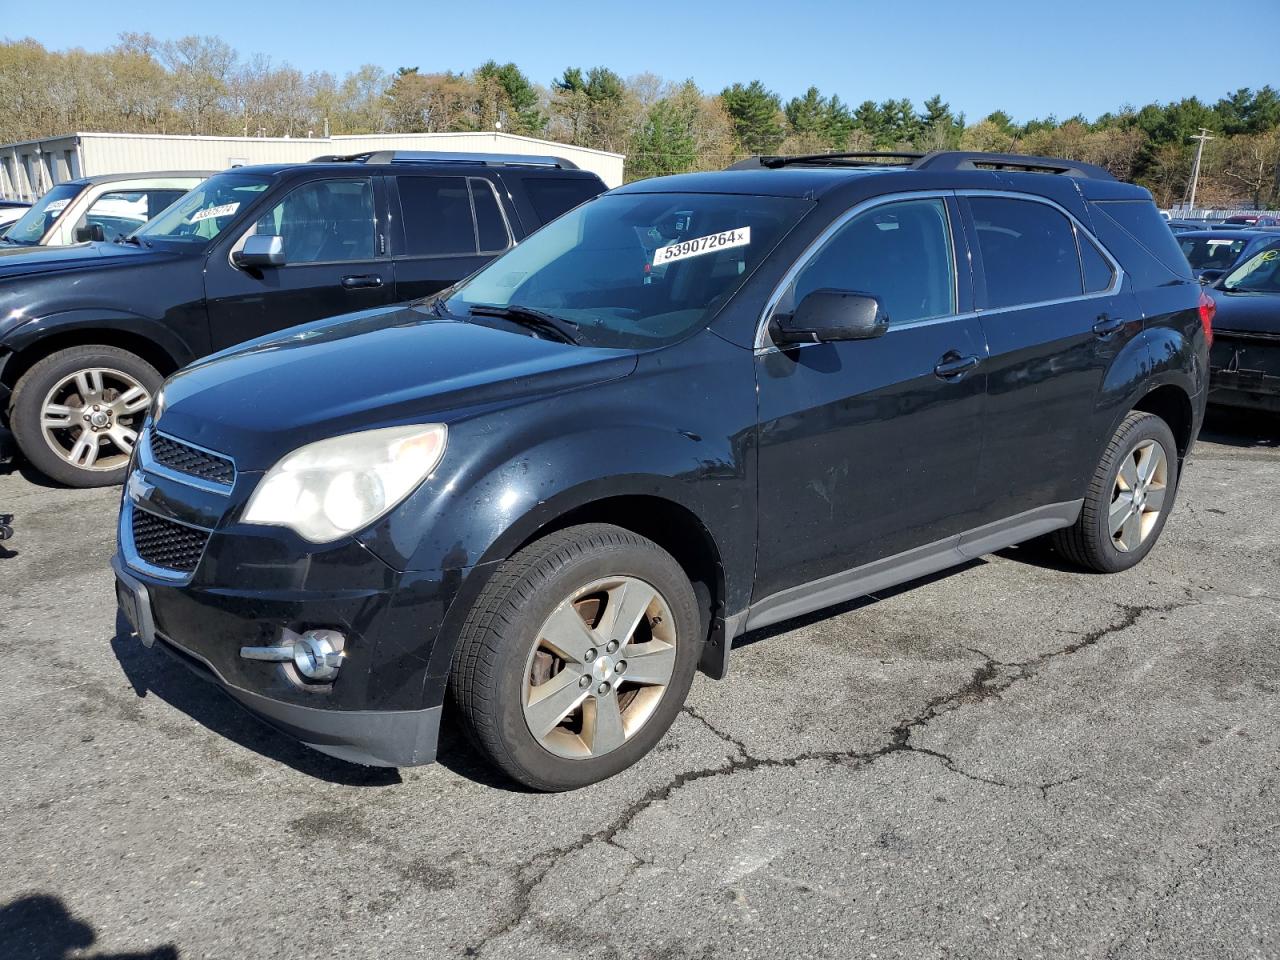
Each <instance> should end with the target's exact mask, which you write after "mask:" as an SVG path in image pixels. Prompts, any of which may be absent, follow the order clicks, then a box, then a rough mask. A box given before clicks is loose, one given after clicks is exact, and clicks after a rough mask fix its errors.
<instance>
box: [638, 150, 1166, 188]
mask: <svg viewBox="0 0 1280 960" xmlns="http://www.w3.org/2000/svg"><path fill="white" fill-rule="evenodd" d="M1064 183H1074V184H1075V188H1074V189H1076V190H1078V191H1079V193H1080V194H1082V195H1083V196H1084V197H1086V198H1088V199H1099V200H1103V199H1106V200H1112V199H1116V200H1123V199H1135V200H1136V199H1143V200H1146V199H1150V196H1151V195H1150V193H1148V192H1147V191H1146V190H1144V189H1143V188H1141V187H1137V186H1134V185H1132V184H1127V183H1122V182H1120V181H1118V180H1116V179H1115V178H1114V177H1113V176H1112V175H1111V174H1110V173H1108V172H1107V171H1105V170H1103V169H1102V168H1100V167H1095V166H1093V165H1091V164H1086V163H1078V162H1076V161H1071V160H1060V159H1055V158H1051V157H1032V156H1013V155H1009V154H995V153H974V152H970V151H960V150H956V151H937V152H935V153H930V154H906V153H853V154H818V155H811V156H803V157H752V158H748V159H747V160H743V161H740V162H738V163H735V164H734V165H733V166H732V167H730V168H729V169H727V170H719V171H709V172H705V173H684V174H675V175H672V176H667V177H654V178H652V179H649V180H637V181H634V182H632V183H629V184H627V185H625V186H623V187H619V188H618V189H617V190H615V191H613V192H614V193H718V194H736V195H755V196H776V197H802V198H807V199H811V200H820V199H821V198H822V197H823V196H825V195H827V194H832V193H835V192H837V191H838V192H840V193H843V194H851V193H854V192H860V193H865V194H868V195H871V194H875V193H886V192H892V191H897V190H902V191H906V190H930V189H941V190H946V189H988V190H990V189H1005V190H1010V189H1012V190H1014V191H1017V192H1020V193H1028V194H1033V195H1034V194H1040V195H1044V196H1050V197H1052V196H1055V195H1061V192H1062V190H1063V185H1064ZM1069 189H1070V188H1069Z"/></svg>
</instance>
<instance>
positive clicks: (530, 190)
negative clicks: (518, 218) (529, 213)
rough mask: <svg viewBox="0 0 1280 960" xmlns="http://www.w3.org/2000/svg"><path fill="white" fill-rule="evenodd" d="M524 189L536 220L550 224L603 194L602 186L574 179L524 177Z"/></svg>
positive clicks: (593, 182)
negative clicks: (536, 216) (536, 217)
mask: <svg viewBox="0 0 1280 960" xmlns="http://www.w3.org/2000/svg"><path fill="white" fill-rule="evenodd" d="M524 189H525V193H527V194H528V196H529V203H530V204H531V205H532V206H533V212H534V213H536V214H537V215H538V219H539V220H541V221H542V222H543V223H550V222H551V221H552V220H554V219H555V218H556V217H558V216H560V214H562V213H567V212H568V211H570V210H572V209H573V208H574V207H576V206H577V205H578V204H580V203H585V202H586V201H588V200H590V199H591V198H592V197H594V196H597V195H599V194H600V193H603V192H604V184H602V183H601V182H600V181H599V180H594V179H591V180H588V179H586V178H576V177H556V178H554V179H553V178H551V177H526V178H525V180H524Z"/></svg>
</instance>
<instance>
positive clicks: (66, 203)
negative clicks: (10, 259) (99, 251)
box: [0, 170, 211, 256]
mask: <svg viewBox="0 0 1280 960" xmlns="http://www.w3.org/2000/svg"><path fill="white" fill-rule="evenodd" d="M209 176H211V173H210V172H209V171H190V170H187V171H180V172H171V173H112V174H105V175H103V176H97V177H82V178H80V179H78V180H68V181H66V182H64V183H59V184H56V185H55V186H53V187H51V188H50V189H49V192H48V193H46V194H45V195H44V196H43V197H41V198H40V199H39V200H37V201H36V202H35V203H34V204H32V205H31V206H30V207H28V208H27V210H26V212H25V213H24V214H23V215H22V216H21V218H20V219H19V220H18V221H17V222H15V223H14V224H13V225H12V226H11V227H10V228H9V230H8V231H7V232H6V233H5V235H4V237H3V238H0V239H2V240H3V242H0V256H7V255H13V254H20V253H24V252H27V251H29V250H30V248H32V247H63V246H68V245H70V244H73V243H85V242H87V241H90V240H114V239H116V238H117V237H120V236H127V233H132V232H133V231H134V230H136V229H137V228H138V227H140V226H141V225H142V224H144V223H146V222H147V220H149V219H150V218H152V217H154V216H156V215H158V214H159V213H160V212H161V211H163V210H164V209H165V208H166V207H168V206H169V204H171V203H173V202H174V201H175V200H177V199H178V198H179V197H180V196H182V195H183V194H184V193H186V192H187V191H188V190H190V189H191V188H192V187H194V186H196V185H197V184H198V183H200V182H201V181H202V180H204V179H205V178H206V177H209ZM122 231H127V233H126V232H122Z"/></svg>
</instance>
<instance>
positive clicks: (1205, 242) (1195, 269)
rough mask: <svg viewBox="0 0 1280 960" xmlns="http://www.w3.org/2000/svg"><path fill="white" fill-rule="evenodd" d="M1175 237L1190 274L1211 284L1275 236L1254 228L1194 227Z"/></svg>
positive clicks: (1272, 240) (1271, 241)
mask: <svg viewBox="0 0 1280 960" xmlns="http://www.w3.org/2000/svg"><path fill="white" fill-rule="evenodd" d="M1177 240H1178V246H1179V247H1181V248H1182V253H1183V255H1184V256H1185V257H1186V258H1187V262H1188V263H1189V264H1190V265H1191V271H1192V273H1194V274H1195V275H1196V277H1197V278H1198V279H1199V280H1200V281H1201V282H1202V283H1213V282H1214V281H1216V280H1219V279H1220V278H1222V277H1223V276H1225V275H1226V274H1227V273H1228V272H1229V271H1230V270H1231V268H1232V267H1234V266H1236V265H1237V264H1239V263H1243V262H1244V261H1245V260H1248V259H1249V258H1250V257H1251V256H1253V255H1254V254H1255V253H1257V252H1258V251H1259V250H1261V249H1263V248H1264V247H1266V246H1267V245H1268V244H1271V243H1274V242H1275V240H1276V235H1275V234H1274V233H1271V232H1269V231H1266V230H1256V229H1249V230H1245V229H1239V230H1197V231H1195V232H1191V233H1183V234H1180V235H1179V236H1178V238H1177Z"/></svg>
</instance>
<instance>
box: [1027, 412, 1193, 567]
mask: <svg viewBox="0 0 1280 960" xmlns="http://www.w3.org/2000/svg"><path fill="white" fill-rule="evenodd" d="M1177 488H1178V448H1177V445H1176V443H1175V441H1174V439H1173V432H1172V431H1171V430H1170V429H1169V425H1168V424H1166V423H1165V422H1164V421H1163V420H1161V419H1160V418H1159V417H1157V416H1155V415H1154V414H1151V413H1141V412H1138V411H1134V412H1133V413H1130V414H1129V415H1128V416H1127V417H1125V419H1124V422H1123V423H1121V424H1120V428H1119V429H1118V430H1117V431H1116V434H1115V436H1114V437H1113V438H1112V439H1111V443H1109V444H1108V445H1107V449H1106V451H1105V452H1104V453H1103V456H1102V460H1101V462H1100V463H1099V464H1098V468H1097V470H1096V471H1094V475H1093V480H1092V481H1091V483H1090V484H1089V492H1088V494H1087V495H1086V496H1085V500H1084V506H1083V508H1082V509H1081V511H1080V517H1079V518H1078V519H1077V520H1076V522H1075V523H1074V524H1073V525H1072V526H1070V527H1067V528H1066V529H1065V530H1059V531H1057V532H1056V533H1055V534H1053V535H1052V536H1053V545H1054V548H1055V549H1056V550H1057V551H1058V552H1059V553H1060V554H1062V555H1063V556H1065V557H1066V558H1068V559H1069V560H1071V561H1072V562H1074V563H1077V564H1079V565H1080V566H1082V567H1087V568H1089V569H1091V570H1097V571H1099V572H1100V573H1118V572H1120V571H1121V570H1128V569H1129V568H1130V567H1132V566H1135V565H1137V564H1138V563H1139V562H1140V561H1141V560H1142V558H1143V557H1145V556H1146V555H1147V554H1148V553H1150V552H1151V548H1152V547H1154V546H1155V543H1156V540H1157V539H1158V538H1159V536H1160V532H1161V531H1162V530H1163V529H1164V525H1165V521H1166V520H1167V519H1168V517H1169V511H1170V510H1171V509H1172V508H1173V499H1174V494H1175V492H1176V491H1177Z"/></svg>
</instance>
